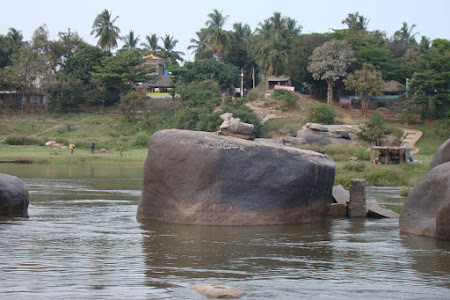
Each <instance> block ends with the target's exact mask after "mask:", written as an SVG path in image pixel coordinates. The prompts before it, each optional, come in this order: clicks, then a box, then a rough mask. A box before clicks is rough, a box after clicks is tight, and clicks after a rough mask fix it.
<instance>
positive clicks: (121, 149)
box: [120, 145, 123, 157]
mask: <svg viewBox="0 0 450 300" xmlns="http://www.w3.org/2000/svg"><path fill="white" fill-rule="evenodd" d="M122 151H123V147H122V145H120V157H123V155H122Z"/></svg>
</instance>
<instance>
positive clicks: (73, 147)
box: [69, 143, 75, 155]
mask: <svg viewBox="0 0 450 300" xmlns="http://www.w3.org/2000/svg"><path fill="white" fill-rule="evenodd" d="M69 149H70V154H72V155H73V153H74V152H75V144H72V143H70V144H69Z"/></svg>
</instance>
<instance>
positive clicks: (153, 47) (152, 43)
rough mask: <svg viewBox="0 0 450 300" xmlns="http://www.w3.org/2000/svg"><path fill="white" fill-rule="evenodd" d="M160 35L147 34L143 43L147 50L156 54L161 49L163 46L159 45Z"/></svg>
mask: <svg viewBox="0 0 450 300" xmlns="http://www.w3.org/2000/svg"><path fill="white" fill-rule="evenodd" d="M158 40H159V37H158V36H157V35H156V34H155V33H153V34H151V35H146V36H145V42H144V43H141V46H143V47H144V49H146V50H147V51H149V52H150V53H151V54H153V55H156V53H157V52H158V51H159V50H160V49H161V47H160V46H159V45H158Z"/></svg>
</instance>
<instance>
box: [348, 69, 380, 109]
mask: <svg viewBox="0 0 450 300" xmlns="http://www.w3.org/2000/svg"><path fill="white" fill-rule="evenodd" d="M344 83H345V86H346V87H347V89H348V90H351V91H355V92H357V93H358V95H359V97H360V98H361V103H362V111H363V117H364V118H365V117H366V116H367V110H368V108H369V103H370V98H369V97H371V96H376V95H381V92H382V91H383V78H382V75H381V72H380V71H377V70H375V68H374V66H373V65H371V64H367V63H365V64H364V65H363V68H362V69H361V70H357V71H355V72H354V73H352V74H350V75H348V77H347V78H346V79H344Z"/></svg>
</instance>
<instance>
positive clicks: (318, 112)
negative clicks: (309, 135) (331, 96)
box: [309, 104, 336, 124]
mask: <svg viewBox="0 0 450 300" xmlns="http://www.w3.org/2000/svg"><path fill="white" fill-rule="evenodd" d="M335 117H336V114H335V113H334V111H333V109H332V108H331V107H330V106H329V105H327V104H319V105H316V106H313V107H312V108H311V110H310V111H309V120H310V122H313V123H320V124H334V118H335Z"/></svg>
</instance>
